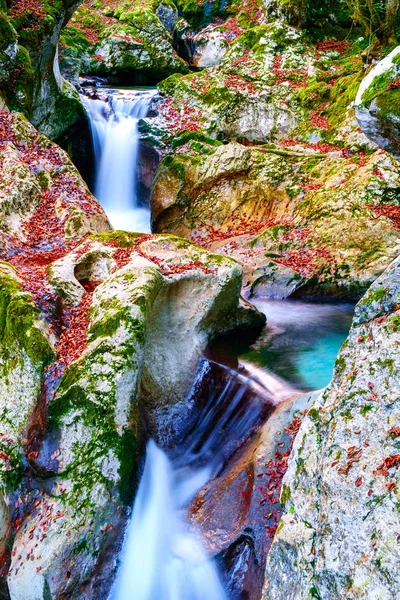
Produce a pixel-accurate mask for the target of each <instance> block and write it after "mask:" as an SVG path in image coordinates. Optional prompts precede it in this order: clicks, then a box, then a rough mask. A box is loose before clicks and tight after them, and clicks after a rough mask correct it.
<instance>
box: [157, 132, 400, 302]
mask: <svg viewBox="0 0 400 600" xmlns="http://www.w3.org/2000/svg"><path fill="white" fill-rule="evenodd" d="M398 168H399V167H398V163H397V161H396V160H395V159H394V158H390V157H389V156H388V155H385V154H383V153H382V152H375V153H373V154H371V155H370V156H368V157H363V158H362V159H360V157H359V156H358V155H355V156H347V157H346V156H343V155H341V153H340V152H339V151H333V152H328V153H325V154H320V155H318V156H316V155H313V154H310V153H307V152H306V151H305V150H304V149H302V150H301V151H300V147H299V150H298V151H297V152H293V151H285V150H282V149H281V148H279V147H275V148H274V147H272V146H271V147H269V148H264V149H262V148H260V149H258V150H256V149H254V148H253V149H252V150H250V149H249V148H248V147H245V146H242V145H240V144H227V145H221V146H219V147H217V148H216V149H214V148H213V147H211V148H210V147H209V148H208V153H205V154H202V155H200V154H198V153H196V154H194V155H193V154H191V153H189V154H184V153H182V154H176V155H175V156H173V157H171V156H167V157H166V158H165V159H164V160H163V161H162V163H161V165H160V167H159V170H158V173H157V176H156V179H155V182H154V186H153V192H152V201H151V202H152V211H153V218H154V221H153V228H154V230H155V231H168V232H174V233H177V234H179V235H184V236H186V237H188V238H189V239H191V240H195V241H197V242H198V243H201V244H204V245H206V246H207V247H209V248H212V249H213V250H214V251H215V250H217V251H218V252H221V253H224V254H227V255H229V256H233V257H234V258H236V259H237V260H239V261H240V262H241V263H242V264H243V265H244V267H245V284H246V285H248V286H251V292H252V293H254V294H256V293H257V294H258V293H261V294H267V295H273V296H275V297H276V296H278V297H279V296H280V295H281V297H282V296H283V297H285V296H287V295H289V294H292V293H293V292H294V290H295V289H296V288H299V287H300V286H301V287H303V290H304V293H308V291H307V290H310V292H311V293H316V294H320V293H322V294H328V295H344V296H355V297H357V296H358V297H359V296H360V295H361V293H362V291H363V290H365V289H366V288H367V287H368V286H369V285H370V284H371V282H372V281H373V280H374V278H375V277H377V275H378V274H380V273H381V272H382V271H383V270H384V269H385V268H386V266H387V265H388V264H389V262H390V261H391V260H392V259H393V258H394V257H395V256H396V255H397V253H398V251H399V246H398V230H397V225H396V221H394V222H392V221H390V219H389V218H388V217H387V216H385V214H386V213H385V211H384V210H383V207H386V209H387V207H388V206H389V205H391V206H393V205H394V206H396V202H397V200H396V199H395V198H394V197H393V198H392V199H391V195H393V194H394V196H396V194H397V192H396V190H397V189H398V184H399V181H398V172H399V171H398ZM396 197H397V196H396ZM382 210H383V212H381V211H382ZM306 282H307V286H306V287H304V285H305V283H306Z"/></svg>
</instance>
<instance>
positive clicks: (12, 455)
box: [0, 261, 55, 561]
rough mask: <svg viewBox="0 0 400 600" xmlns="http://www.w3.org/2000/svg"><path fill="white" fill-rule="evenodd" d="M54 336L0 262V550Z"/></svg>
mask: <svg viewBox="0 0 400 600" xmlns="http://www.w3.org/2000/svg"><path fill="white" fill-rule="evenodd" d="M53 342H54V340H53V339H52V336H51V335H50V330H49V329H48V327H47V325H46V324H45V322H44V321H43V320H42V319H41V318H40V313H39V310H38V308H37V307H36V305H35V303H34V301H33V298H32V296H31V295H30V294H28V293H26V292H25V291H24V289H23V287H22V282H21V280H20V279H19V278H18V276H17V274H16V272H15V270H14V269H13V268H12V267H11V265H9V264H7V263H5V262H2V261H1V262H0V356H1V358H0V450H1V460H0V506H1V509H0V531H1V543H0V555H1V558H2V560H3V561H4V560H5V558H6V556H5V553H6V552H7V549H8V547H9V538H10V535H11V530H12V527H11V518H12V506H11V502H12V494H13V493H14V492H15V491H16V489H17V488H18V486H19V484H20V483H21V480H22V475H23V471H24V465H23V460H22V458H23V454H24V451H23V446H24V442H23V438H24V435H25V432H26V431H27V429H28V425H29V420H30V417H31V414H32V412H33V410H34V408H35V406H36V404H37V402H38V398H39V397H40V393H41V385H42V381H43V375H44V370H45V368H46V366H47V365H48V364H49V363H50V362H52V361H53V360H54V358H55V353H54V349H53V347H52V344H53Z"/></svg>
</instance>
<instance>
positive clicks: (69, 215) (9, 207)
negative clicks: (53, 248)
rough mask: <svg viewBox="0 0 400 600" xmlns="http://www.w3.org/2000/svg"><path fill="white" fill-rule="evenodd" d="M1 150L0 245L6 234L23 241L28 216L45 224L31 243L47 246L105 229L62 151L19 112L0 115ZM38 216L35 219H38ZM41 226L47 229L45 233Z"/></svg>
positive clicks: (102, 216)
mask: <svg viewBox="0 0 400 600" xmlns="http://www.w3.org/2000/svg"><path fill="white" fill-rule="evenodd" d="M0 120H1V122H2V125H3V152H2V157H1V162H0V169H1V175H2V177H1V179H0V231H2V232H3V239H2V240H1V247H3V246H4V244H5V243H6V240H5V238H4V234H6V235H7V236H10V235H12V236H15V239H14V243H16V240H20V241H22V240H24V239H26V233H27V230H26V229H25V228H26V227H28V228H29V224H31V225H32V216H33V215H34V214H35V213H37V214H38V215H41V217H42V218H43V219H45V222H44V223H43V225H42V228H40V233H39V235H38V238H36V239H32V240H30V241H31V243H35V242H37V243H39V242H40V238H41V237H42V238H43V239H42V242H43V243H46V242H47V239H46V237H47V236H48V235H49V232H50V231H53V234H54V236H55V237H54V239H53V240H50V242H49V243H50V244H52V243H53V244H57V243H59V241H60V239H59V236H60V235H61V237H62V239H63V240H64V241H67V240H71V239H73V238H79V239H80V238H81V237H82V236H83V235H85V234H86V233H89V232H99V231H107V230H108V229H109V228H110V225H109V223H108V219H107V217H106V215H105V213H104V212H103V210H102V209H101V207H100V206H99V205H98V204H97V202H96V201H95V200H94V198H93V196H92V195H91V194H90V192H89V190H88V188H87V186H86V185H85V183H84V182H83V180H82V179H81V177H80V175H79V173H78V171H77V169H76V168H75V167H74V166H73V164H72V163H71V161H70V159H69V157H68V156H67V154H66V153H65V152H64V151H63V150H61V148H59V147H58V146H56V145H55V144H53V143H52V142H50V140H48V139H47V138H46V137H45V136H44V135H43V134H40V133H39V132H38V131H37V130H36V129H35V128H34V127H33V125H31V124H30V123H29V121H28V120H27V119H26V118H25V117H24V116H23V115H22V114H20V113H0ZM39 219H40V217H39ZM46 226H47V227H48V230H47V231H46ZM52 228H53V229H52Z"/></svg>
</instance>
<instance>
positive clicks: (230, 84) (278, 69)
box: [158, 23, 314, 143]
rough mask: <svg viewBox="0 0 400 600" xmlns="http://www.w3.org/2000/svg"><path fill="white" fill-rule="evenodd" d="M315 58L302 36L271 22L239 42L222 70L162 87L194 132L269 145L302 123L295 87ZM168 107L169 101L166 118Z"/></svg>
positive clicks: (168, 81) (226, 55) (177, 79)
mask: <svg viewBox="0 0 400 600" xmlns="http://www.w3.org/2000/svg"><path fill="white" fill-rule="evenodd" d="M313 59H314V51H313V49H312V47H311V46H309V45H308V43H307V41H306V39H305V38H304V36H303V35H302V33H301V32H299V31H298V30H296V29H294V28H291V27H289V26H287V25H284V24H281V23H271V24H268V25H261V26H258V27H253V28H252V29H249V30H248V31H246V32H245V33H243V34H242V35H240V36H239V37H237V39H235V40H234V41H233V42H232V43H231V44H230V46H229V48H228V49H227V50H226V52H225V53H224V54H223V57H222V59H221V62H220V64H219V66H216V67H213V68H211V69H207V70H206V71H204V72H201V73H195V74H191V75H188V76H184V77H181V76H178V75H173V76H172V77H170V78H168V79H166V80H165V81H163V82H162V83H160V84H159V86H158V88H159V90H160V92H161V93H162V94H164V95H165V96H169V97H172V104H173V107H174V109H175V110H176V112H177V113H178V114H182V113H184V114H185V115H186V113H187V117H188V118H187V120H190V121H191V122H192V127H196V126H197V128H198V129H199V130H203V131H205V132H207V133H208V134H211V135H213V136H214V137H217V138H220V139H228V140H243V141H247V142H258V143H260V142H266V141H269V140H274V139H279V138H282V137H286V136H287V135H288V134H289V133H291V131H293V130H294V129H295V128H296V126H297V125H298V124H299V122H300V120H301V117H302V114H303V109H302V106H301V104H300V103H299V102H298V100H297V98H296V94H297V84H298V83H299V82H300V81H302V80H303V78H304V77H306V76H307V73H308V70H309V68H310V67H311V64H312V61H313ZM216 62H219V61H216ZM278 63H279V64H278ZM282 73H284V74H285V75H284V76H282ZM286 74H288V76H286ZM170 104H171V99H170V98H168V99H167V102H166V113H167V118H168V116H169V115H171V110H170ZM160 112H161V113H162V112H163V109H162V106H161V107H160ZM184 124H185V123H183V126H184ZM171 129H174V123H172V124H171Z"/></svg>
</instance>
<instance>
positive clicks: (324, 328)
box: [215, 299, 354, 390]
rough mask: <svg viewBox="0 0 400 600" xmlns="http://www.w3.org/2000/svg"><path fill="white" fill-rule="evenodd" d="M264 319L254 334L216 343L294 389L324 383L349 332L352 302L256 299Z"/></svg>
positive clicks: (223, 350) (317, 385) (309, 387)
mask: <svg viewBox="0 0 400 600" xmlns="http://www.w3.org/2000/svg"><path fill="white" fill-rule="evenodd" d="M255 304H256V305H257V308H258V309H259V310H261V311H262V312H263V313H264V314H265V315H266V316H267V325H266V327H265V328H264V329H263V331H262V332H261V335H260V336H259V337H258V338H257V339H256V340H246V339H245V338H244V337H243V336H241V337H240V338H234V339H232V338H229V339H227V340H224V341H223V342H222V343H221V344H219V345H217V346H216V347H215V351H216V352H217V355H218V353H220V352H222V353H223V354H224V355H225V356H227V357H229V356H234V357H235V358H238V359H239V360H241V361H244V362H246V363H250V364H253V365H255V366H256V367H258V368H261V369H265V370H266V371H268V372H271V373H273V374H275V375H277V376H278V377H280V378H281V379H282V380H284V381H286V382H287V383H289V384H290V385H292V386H294V387H295V388H297V389H304V390H316V389H321V388H323V387H325V386H326V385H328V383H329V382H330V380H331V378H332V373H333V367H334V364H335V359H336V356H337V354H338V352H339V350H340V347H341V345H342V344H343V342H344V341H345V339H346V338H347V335H348V333H349V329H350V325H351V320H352V316H353V310H354V306H353V305H351V304H328V303H316V302H301V301H290V300H281V301H279V300H259V299H258V300H256V301H255Z"/></svg>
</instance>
